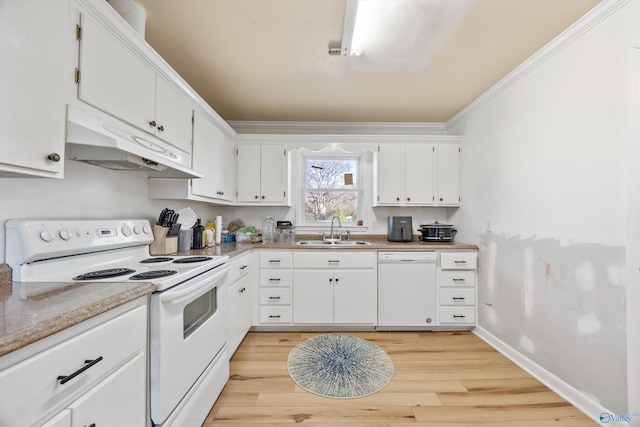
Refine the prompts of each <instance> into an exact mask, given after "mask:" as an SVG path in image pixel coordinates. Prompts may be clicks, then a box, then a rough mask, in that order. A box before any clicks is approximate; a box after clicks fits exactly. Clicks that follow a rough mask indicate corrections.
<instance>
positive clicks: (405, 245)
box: [177, 234, 478, 257]
mask: <svg viewBox="0 0 640 427" xmlns="http://www.w3.org/2000/svg"><path fill="white" fill-rule="evenodd" d="M318 236H319V235H317V234H308V235H304V234H302V235H296V241H300V240H318V239H319V237H318ZM351 239H352V240H365V241H367V242H370V243H371V245H353V246H334V245H326V246H320V245H296V244H277V243H274V244H263V243H237V242H233V243H222V244H220V245H216V246H214V247H210V248H204V249H192V250H190V251H186V252H179V253H178V254H177V255H209V256H212V255H228V256H230V257H233V256H236V255H239V254H241V253H243V252H246V251H249V250H251V249H303V250H309V249H320V250H363V249H365V250H366V249H369V250H372V249H373V250H403V249H404V250H406V249H409V250H431V249H453V250H455V249H476V250H477V249H478V246H477V245H472V244H468V243H456V242H454V243H431V242H423V241H421V240H420V239H419V238H417V237H414V239H413V241H411V242H389V241H388V240H387V236H386V235H377V234H360V235H358V234H352V235H351Z"/></svg>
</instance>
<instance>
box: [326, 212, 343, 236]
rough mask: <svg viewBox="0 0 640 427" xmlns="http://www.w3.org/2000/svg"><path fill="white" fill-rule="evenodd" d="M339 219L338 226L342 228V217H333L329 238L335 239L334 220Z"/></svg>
mask: <svg viewBox="0 0 640 427" xmlns="http://www.w3.org/2000/svg"><path fill="white" fill-rule="evenodd" d="M335 219H337V220H338V227H340V228H342V223H341V222H340V218H338V217H337V216H334V217H333V218H331V231H330V232H329V238H330V239H332V240H333V220H335Z"/></svg>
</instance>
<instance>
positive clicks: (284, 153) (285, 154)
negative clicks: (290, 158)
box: [282, 148, 287, 157]
mask: <svg viewBox="0 0 640 427" xmlns="http://www.w3.org/2000/svg"><path fill="white" fill-rule="evenodd" d="M282 154H283V155H284V156H285V157H287V149H286V148H285V149H284V150H282Z"/></svg>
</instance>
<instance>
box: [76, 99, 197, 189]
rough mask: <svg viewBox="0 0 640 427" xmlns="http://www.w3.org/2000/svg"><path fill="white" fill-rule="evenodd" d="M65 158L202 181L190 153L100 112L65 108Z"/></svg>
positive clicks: (156, 175) (117, 168) (160, 176)
mask: <svg viewBox="0 0 640 427" xmlns="http://www.w3.org/2000/svg"><path fill="white" fill-rule="evenodd" d="M66 142H67V144H66V157H67V158H68V159H70V160H77V161H80V162H85V163H90V164H92V165H97V166H102V167H105V168H108V169H114V170H122V171H143V172H146V173H147V174H148V175H149V177H151V178H184V179H188V178H202V177H203V175H202V174H201V173H199V172H196V171H194V170H192V169H191V167H190V166H191V154H190V153H187V152H185V151H182V150H180V149H179V148H177V147H174V146H172V145H170V144H168V143H166V142H164V141H162V140H160V139H158V138H155V137H154V136H152V135H149V134H145V133H144V132H142V131H140V130H138V129H136V128H134V127H132V126H129V125H127V124H126V123H123V122H121V121H119V120H117V119H114V118H112V117H110V116H107V115H106V114H102V113H100V112H91V113H89V112H87V111H84V110H81V109H79V108H76V107H73V106H68V108H67V139H66Z"/></svg>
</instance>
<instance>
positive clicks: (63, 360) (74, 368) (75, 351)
mask: <svg viewBox="0 0 640 427" xmlns="http://www.w3.org/2000/svg"><path fill="white" fill-rule="evenodd" d="M113 343H117V345H113ZM146 343H147V307H146V306H144V307H138V308H136V309H133V310H131V311H129V312H127V313H125V314H123V315H121V316H118V317H116V318H115V319H111V320H108V321H106V322H105V323H103V324H101V325H98V326H96V327H95V328H93V329H90V330H88V331H86V332H83V333H82V334H80V335H77V336H75V337H73V338H71V339H69V340H67V341H65V342H63V343H61V344H58V345H57V346H54V347H52V348H50V349H48V350H46V351H44V352H42V353H40V354H38V355H36V356H33V357H31V358H29V359H27V360H25V361H23V362H21V363H18V364H17V365H14V366H12V367H10V368H8V369H5V370H4V371H2V372H0V390H10V392H9V393H3V397H2V399H0V420H2V421H3V426H6V427H10V426H26V425H32V424H33V423H34V422H36V421H37V420H38V419H39V418H40V417H42V416H43V415H44V414H46V413H47V412H48V411H51V408H52V405H55V404H56V402H58V403H59V402H65V401H68V400H71V399H73V398H75V397H77V396H79V395H80V394H81V393H83V392H84V391H86V390H87V389H88V388H89V387H91V386H93V385H94V384H95V383H96V382H97V381H98V380H99V379H100V378H103V377H104V376H105V375H107V374H108V373H109V372H111V371H113V370H114V369H116V368H117V367H118V366H120V365H122V364H123V363H124V362H125V361H126V360H128V359H130V358H131V356H132V355H133V354H135V353H136V352H138V351H140V350H141V349H144V348H145V347H146ZM99 358H102V359H100V360H99V361H98V362H95V363H94V364H93V365H92V366H91V367H89V368H86V370H84V371H82V372H80V373H78V375H77V376H75V377H74V378H72V379H69V380H68V381H66V382H65V383H64V384H61V380H59V379H58V376H71V375H72V374H74V373H76V372H78V371H79V370H80V369H82V368H85V367H87V366H89V365H90V363H89V362H87V361H90V360H93V361H95V360H98V359H99ZM5 422H6V424H5Z"/></svg>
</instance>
